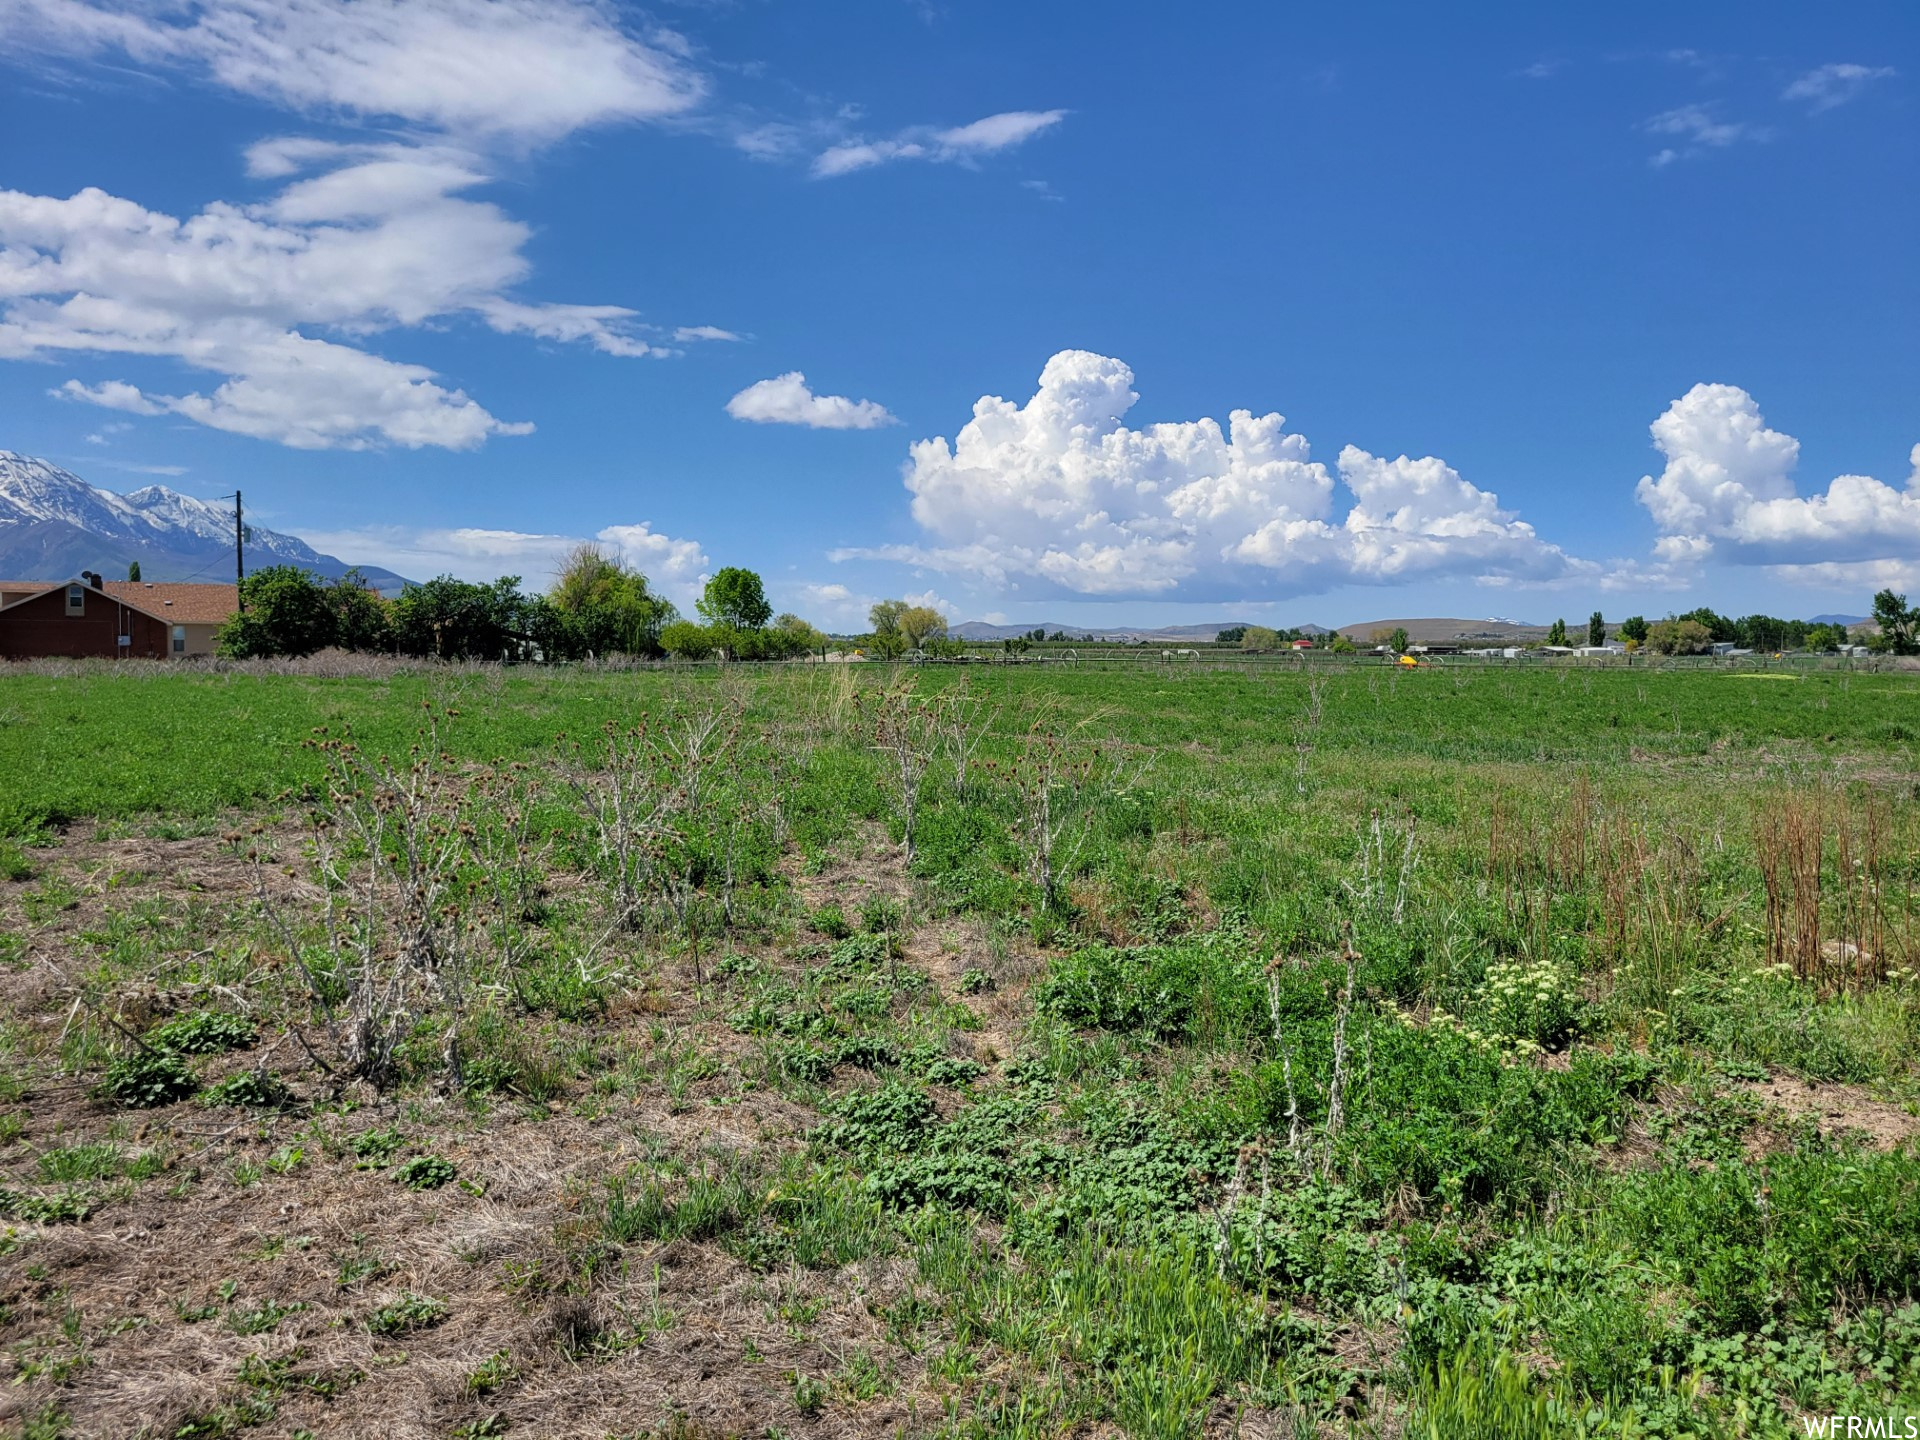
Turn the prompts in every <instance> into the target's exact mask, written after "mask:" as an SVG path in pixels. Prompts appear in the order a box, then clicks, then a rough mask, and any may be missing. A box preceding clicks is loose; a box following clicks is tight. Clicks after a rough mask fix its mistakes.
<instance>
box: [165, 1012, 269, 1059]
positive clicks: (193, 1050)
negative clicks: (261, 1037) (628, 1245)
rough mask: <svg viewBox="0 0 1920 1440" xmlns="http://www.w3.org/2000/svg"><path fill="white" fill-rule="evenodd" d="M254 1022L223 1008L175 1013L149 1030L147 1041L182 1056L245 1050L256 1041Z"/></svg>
mask: <svg viewBox="0 0 1920 1440" xmlns="http://www.w3.org/2000/svg"><path fill="white" fill-rule="evenodd" d="M255 1034H256V1032H255V1030H254V1025H253V1022H252V1021H251V1020H249V1019H247V1018H246V1016H244V1015H231V1014H228V1013H227V1012H225V1011H222V1010H194V1011H191V1012H189V1013H187V1014H185V1015H176V1016H175V1017H174V1018H173V1019H171V1020H168V1021H167V1022H165V1023H164V1024H161V1025H156V1026H155V1027H154V1028H153V1029H152V1030H150V1031H148V1032H147V1037H146V1038H147V1043H148V1044H150V1045H154V1046H156V1047H158V1048H159V1049H162V1050H171V1051H173V1052H175V1053H176V1054H180V1055H216V1054H218V1053H220V1052H221V1051H223V1050H244V1049H246V1048H247V1047H248V1046H249V1045H251V1044H253V1042H254V1037H255Z"/></svg>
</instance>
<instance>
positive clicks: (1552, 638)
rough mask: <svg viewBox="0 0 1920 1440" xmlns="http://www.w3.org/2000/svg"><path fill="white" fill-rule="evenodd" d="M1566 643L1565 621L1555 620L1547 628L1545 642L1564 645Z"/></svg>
mask: <svg viewBox="0 0 1920 1440" xmlns="http://www.w3.org/2000/svg"><path fill="white" fill-rule="evenodd" d="M1566 643H1567V622H1566V621H1564V620H1555V621H1554V622H1553V624H1552V625H1551V626H1550V627H1549V628H1548V630H1547V644H1549V645H1564V644H1566Z"/></svg>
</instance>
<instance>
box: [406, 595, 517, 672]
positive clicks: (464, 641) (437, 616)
mask: <svg viewBox="0 0 1920 1440" xmlns="http://www.w3.org/2000/svg"><path fill="white" fill-rule="evenodd" d="M537 610H538V607H537V606H536V605H535V604H534V603H533V602H532V601H530V600H529V599H528V598H527V597H526V596H525V595H523V594H521V593H520V577H519V576H518V575H503V576H501V577H500V578H499V579H498V580H496V581H494V582H493V584H491V585H479V584H475V583H474V582H472V581H468V580H456V579H454V578H453V576H451V575H441V576H437V577H436V578H434V579H432V580H429V581H427V582H426V583H425V584H423V585H409V586H408V587H407V588H406V589H405V590H402V591H401V592H400V596H399V598H398V599H396V600H394V601H393V603H392V607H391V609H390V610H389V612H388V613H389V615H390V616H391V617H392V620H393V641H394V647H395V648H396V649H397V650H399V651H400V653H401V654H403V655H420V656H429V655H430V656H435V657H438V658H439V659H442V660H518V659H520V658H521V657H522V655H523V654H524V653H525V651H526V649H527V647H528V645H529V644H530V643H531V642H532V639H533V635H532V622H533V620H534V618H535V615H536V612H537Z"/></svg>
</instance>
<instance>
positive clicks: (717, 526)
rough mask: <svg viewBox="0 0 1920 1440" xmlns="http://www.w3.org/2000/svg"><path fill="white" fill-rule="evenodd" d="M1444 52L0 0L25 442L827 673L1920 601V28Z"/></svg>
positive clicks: (1706, 18) (1406, 44) (1500, 31)
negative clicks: (725, 613)
mask: <svg viewBox="0 0 1920 1440" xmlns="http://www.w3.org/2000/svg"><path fill="white" fill-rule="evenodd" d="M1407 9H1408V7H1402V6H1393V7H1384V6H1366V5H1353V6H1339V7H1334V6H1327V7H1320V9H1319V12H1318V13H1317V14H1307V13H1302V12H1303V10H1304V7H1275V6H1266V5H1212V6H1199V7H1187V8H1185V9H1182V10H1180V11H1178V12H1171V11H1167V10H1165V9H1164V8H1161V7H1148V6H1111V5H1098V6H1095V5H1078V4H1064V3H1063V4H1056V5H1046V6H1033V5H1016V4H972V5H962V4H954V3H949V4H937V3H924V4H914V3H908V0H866V3H846V4H841V5H834V6H817V5H801V4H797V3H781V0H740V3H734V4H724V3H715V4H680V5H669V6H662V7H659V8H656V9H651V10H640V9H615V8H611V7H602V6H594V5H587V4H580V3H568V0H511V3H508V4H501V3H495V0H406V3H369V0H201V3H192V0H186V3H178V4H164V5H163V4H157V3H156V4H119V5H116V4H112V3H106V0H95V3H88V0H0V54H4V55H6V56H7V57H8V63H9V64H10V66H11V68H10V70H9V71H8V73H7V75H6V83H5V84H3V85H0V137H4V138H3V139H0V361H4V363H0V417H3V418H4V420H5V422H6V423H5V424H4V426H0V448H12V449H16V450H21V451H25V452H28V453H31V454H38V455H41V456H45V457H47V458H49V459H53V460H55V461H57V462H59V463H62V464H65V465H67V466H68V467H69V468H72V469H75V470H77V471H78V472H79V473H81V474H83V475H85V476H86V477H87V478H89V479H91V480H93V481H94V482H95V483H98V484H101V485H104V486H107V487H109V488H116V489H125V488H131V487H132V486H134V485H136V484H142V483H148V482H149V481H151V480H154V479H156V478H157V479H160V480H162V481H163V482H164V483H167V484H170V485H173V486H174V487H175V488H178V489H182V490H185V491H188V492H190V493H195V494H201V495H208V496H212V495H218V494H223V493H227V492H230V491H231V490H232V489H233V488H234V487H235V486H242V487H244V489H245V491H246V494H247V499H248V506H249V511H250V512H251V513H252V514H254V515H255V516H256V517H257V518H259V519H260V520H261V521H262V523H266V524H270V525H273V526H274V527H276V528H280V529H286V530H291V531H293V532H295V533H299V534H302V535H304V536H306V537H307V538H309V539H311V540H313V541H315V542H316V543H318V544H321V545H322V546H323V547H324V548H328V549H331V550H333V551H334V552H335V553H338V554H340V555H342V556H344V557H346V558H348V559H353V560H361V561H367V562H374V563H381V564H386V565H390V566H392V567H393V568H396V569H399V570H401V571H402V572H403V573H407V574H412V575H416V576H420V577H424V576H425V575H427V574H431V573H435V572H437V571H440V570H452V571H454V572H455V573H459V574H464V575H468V576H473V577H476V578H478V577H490V576H492V575H494V574H498V573H503V572H508V573H520V574H523V575H525V576H526V577H527V578H528V579H529V580H530V581H532V582H534V583H543V582H544V580H545V578H546V576H547V575H548V573H549V572H550V569H551V565H552V560H553V557H554V555H555V554H556V553H557V551H558V550H560V549H562V548H564V547H565V545H567V544H569V543H571V541H573V540H574V539H577V538H580V537H599V538H600V539H601V540H602V542H603V543H605V544H607V545H609V546H611V547H613V548H615V549H617V550H619V551H620V552H621V553H623V554H625V555H627V556H628V557H629V558H631V559H632V560H634V561H635V563H638V564H640V565H641V566H642V568H645V569H647V570H648V572H649V573H650V574H653V575H654V576H655V577H656V579H658V580H659V581H660V583H661V584H662V585H663V586H665V587H666V588H668V589H669V591H670V592H672V593H675V594H677V595H678V596H679V597H680V598H682V599H683V600H684V599H686V598H688V597H689V596H690V595H691V593H692V592H693V589H694V587H696V586H697V584H698V582H699V577H700V576H701V574H703V573H705V572H706V571H708V570H711V569H712V568H715V567H717V566H719V565H725V564H744V565H748V566H751V567H754V568H756V569H759V570H761V571H762V572H763V573H764V574H765V575H766V576H767V579H768V582H769V586H770V589H771V590H772V592H773V595H774V599H775V600H776V603H778V604H780V605H781V606H783V607H791V608H793V609H795V610H798V611H800V612H801V613H803V614H807V615H809V616H810V617H811V618H813V619H815V620H816V621H817V622H819V623H821V624H823V625H827V626H830V627H834V628H839V627H843V626H846V625H850V624H853V623H854V622H855V621H856V620H857V619H858V617H859V616H860V615H861V614H862V613H864V608H865V605H866V603H867V602H869V601H870V600H871V599H873V598H876V597H880V596H885V595H903V594H904V595H913V596H916V597H921V596H924V597H930V598H932V599H933V600H934V601H935V603H938V604H940V605H941V607H942V608H943V609H944V610H945V611H946V612H947V613H948V614H949V616H950V617H951V618H953V619H956V620H958V619H963V618H978V617H983V616H993V617H1005V618H1007V619H1009V620H1024V619H1034V620H1039V619H1058V620H1063V621H1068V622H1078V623H1095V622H1100V621H1109V622H1117V621H1120V620H1161V621H1169V622H1172V621H1204V620H1212V619H1216V618H1221V617H1226V616H1232V617H1235V618H1251V619H1258V620H1268V621H1272V622H1278V623H1288V622H1293V623H1297V622H1300V621H1304V620H1318V621H1320V622H1322V623H1346V622H1350V621H1355V620H1362V619H1366V618H1371V617H1374V616H1388V615H1414V614H1439V613H1446V614H1460V615H1493V614H1499V615H1512V616H1518V617H1522V618H1542V619H1544V618H1551V617H1552V616H1554V615H1557V614H1566V615H1569V616H1584V615H1585V614H1586V613H1587V612H1588V611H1590V610H1592V609H1594V608H1600V609H1603V610H1605V611H1606V612H1607V613H1608V614H1610V615H1624V614H1627V613H1631V612H1633V611H1645V612H1647V613H1650V614H1655V613H1663V612H1664V611H1666V610H1668V609H1673V608H1680V609H1684V608H1689V607H1690V606H1692V605H1695V604H1700V603H1711V604H1713V605H1715V606H1716V607H1717V608H1721V609H1726V610H1732V611H1735V612H1745V611H1748V610H1754V609H1764V610H1768V611H1771V612H1774V613H1783V612H1785V613H1806V614H1811V613H1816V612H1823V611H1833V610H1841V611H1846V612H1852V613H1862V612H1864V611H1865V609H1866V608H1867V603H1866V602H1867V598H1868V596H1869V595H1870V594H1871V592H1872V590H1873V589H1875V588H1877V587H1878V586H1879V585H1880V584H1884V583H1892V584H1895V585H1898V586H1902V587H1914V588H1920V488H1915V487H1914V485H1913V476H1914V471H1915V469H1916V466H1917V465H1920V454H1917V453H1916V444H1917V442H1920V387H1917V386H1916V379H1920V362H1917V361H1916V347H1915V336H1916V334H1920V266H1917V265H1916V264H1915V263H1914V246H1915V241H1914V237H1915V235H1916V233H1917V232H1920V223H1917V222H1920V185H1916V183H1915V182H1916V180H1920V124H1916V111H1915V104H1914V102H1915V91H1914V78H1915V76H1916V75H1920V15H1916V13H1915V12H1914V10H1913V9H1912V7H1911V6H1910V5H1905V4H1880V5H1875V4H1856V5H1849V6H1846V7H1809V6H1803V5H1779V4H1758V5H1756V4H1742V5H1720V6H1716V5H1693V6H1686V7H1675V6H1671V5H1661V6H1655V5H1613V6H1604V7H1601V6H1589V7H1558V6H1556V7H1546V6H1535V5H1524V6H1523V5H1511V6H1504V5H1480V6H1474V7H1466V8H1464V9H1463V8H1460V7H1456V8H1455V9H1454V10H1452V11H1433V12H1432V13H1430V14H1426V15H1409V14H1408V13H1406V11H1407ZM796 375H802V376H804V380H802V379H798V378H794V377H795V376H796ZM1043 376H1044V377H1045V378H1044V380H1043ZM1129 396H1133V397H1137V398H1134V399H1132V400H1131V401H1130V400H1129ZM982 397H1004V400H1005V402H1007V403H1005V404H1004V405H1002V404H989V405H987V406H986V407H985V412H986V413H984V414H983V416H982V417H981V418H980V419H978V420H975V418H974V412H975V406H976V402H980V401H982ZM1237 411H1244V412H1247V413H1246V415H1245V416H1244V418H1243V419H1241V420H1238V421H1236V420H1235V419H1234V418H1232V417H1233V415H1234V412H1237ZM1273 415H1279V416H1284V417H1285V419H1284V424H1281V423H1280V422H1278V421H1275V420H1271V419H1269V418H1267V417H1269V416H1273ZM1207 422H1211V423H1207ZM1155 427H1161V428H1157V429H1156V428H1155ZM1650 427H1653V429H1652V430H1650ZM1653 430H1657V431H1658V436H1657V437H1656V434H1655V433H1653ZM936 439H937V440H938V441H939V442H940V443H937V444H936V443H928V442H934V441H936ZM1656 446H1657V447H1658V448H1656ZM1642 477H1647V479H1646V483H1645V484H1644V485H1642V484H1641V483H1640V482H1641V481H1642ZM1836 477H1842V478H1839V479H1837V480H1836Z"/></svg>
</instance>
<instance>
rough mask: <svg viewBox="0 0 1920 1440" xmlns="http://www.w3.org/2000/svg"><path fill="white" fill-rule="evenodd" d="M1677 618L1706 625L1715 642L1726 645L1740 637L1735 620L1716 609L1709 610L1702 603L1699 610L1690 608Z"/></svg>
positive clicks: (1710, 636) (1708, 633)
mask: <svg viewBox="0 0 1920 1440" xmlns="http://www.w3.org/2000/svg"><path fill="white" fill-rule="evenodd" d="M1676 618H1678V619H1681V620H1692V621H1694V622H1695V623H1696V624H1699V625H1704V626H1705V627H1706V630H1707V635H1708V636H1709V638H1711V639H1712V640H1713V641H1714V643H1715V644H1719V645H1726V644H1730V643H1731V642H1733V641H1734V640H1737V639H1738V638H1739V630H1738V627H1736V626H1735V625H1734V623H1733V621H1731V620H1729V619H1728V618H1727V617H1726V616H1724V615H1721V614H1719V613H1717V612H1716V611H1713V610H1709V609H1708V608H1707V607H1706V606H1705V605H1702V606H1701V607H1700V608H1699V609H1698V610H1689V611H1687V613H1686V614H1684V615H1681V616H1678V617H1676Z"/></svg>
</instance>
